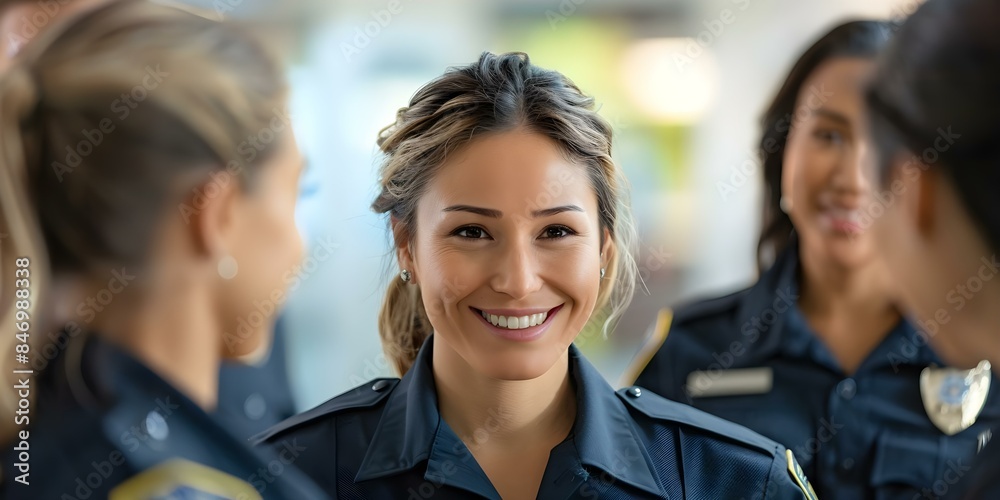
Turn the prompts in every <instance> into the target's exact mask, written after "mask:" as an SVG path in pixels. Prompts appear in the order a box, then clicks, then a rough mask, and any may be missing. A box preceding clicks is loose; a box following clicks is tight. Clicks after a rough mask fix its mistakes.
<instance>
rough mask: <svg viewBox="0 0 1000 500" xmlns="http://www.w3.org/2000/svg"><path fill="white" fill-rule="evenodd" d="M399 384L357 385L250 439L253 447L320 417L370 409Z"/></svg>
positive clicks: (393, 381)
mask: <svg viewBox="0 0 1000 500" xmlns="http://www.w3.org/2000/svg"><path fill="white" fill-rule="evenodd" d="M398 383H399V379H398V378H377V379H374V380H371V381H369V382H367V383H365V384H363V385H359V386H358V387H355V388H354V389H351V390H349V391H347V392H345V393H343V394H341V395H339V396H335V397H334V398H333V399H330V400H329V401H327V402H325V403H323V404H321V405H319V406H317V407H315V408H313V409H311V410H307V411H304V412H302V413H300V414H298V415H295V416H293V417H289V418H287V419H285V420H283V421H282V422H280V423H278V424H277V425H275V426H274V427H271V428H270V429H268V430H266V431H264V432H262V433H260V434H257V435H256V436H253V437H251V438H250V442H251V443H252V444H253V445H257V444H260V443H262V442H264V441H267V440H268V439H270V438H272V437H274V436H276V435H277V434H280V433H282V432H285V431H287V430H289V429H293V428H295V427H298V426H300V425H303V424H306V423H308V422H311V421H313V420H315V419H318V418H320V417H323V416H326V415H331V414H335V413H339V412H342V411H345V410H355V409H359V408H370V407H372V406H375V405H377V404H378V403H379V402H380V401H382V400H383V399H384V398H385V397H386V396H388V395H389V394H390V393H392V390H393V389H394V388H395V387H396V384H398Z"/></svg>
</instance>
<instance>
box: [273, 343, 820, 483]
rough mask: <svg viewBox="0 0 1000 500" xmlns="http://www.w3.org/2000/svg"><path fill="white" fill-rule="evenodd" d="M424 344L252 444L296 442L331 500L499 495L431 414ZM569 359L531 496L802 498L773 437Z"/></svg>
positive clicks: (574, 354) (305, 466)
mask: <svg viewBox="0 0 1000 500" xmlns="http://www.w3.org/2000/svg"><path fill="white" fill-rule="evenodd" d="M433 340H434V339H433V336H431V338H430V339H428V340H427V341H426V342H425V344H424V346H423V347H422V348H421V350H420V353H419V355H418V356H417V360H416V362H415V363H414V365H413V367H412V368H411V369H410V371H409V372H407V374H406V375H405V376H404V377H403V378H402V380H399V379H378V380H375V381H373V382H371V383H368V384H365V385H363V386H360V387H358V388H356V389H353V390H351V391H348V392H346V393H344V394H342V395H340V396H337V397H335V398H333V399H331V400H330V401H328V402H326V403H324V404H322V405H320V406H318V407H317V408H314V409H313V410H310V411H308V412H306V413H304V414H302V415H298V416H296V417H292V418H291V419H289V420H288V421H286V422H284V423H282V424H280V425H278V426H277V427H275V428H273V429H271V430H269V431H267V432H265V433H264V434H262V435H261V436H259V437H258V442H262V443H265V444H266V445H271V446H280V443H281V442H284V441H288V440H293V441H296V442H297V443H299V444H300V445H301V446H302V447H303V448H304V451H303V452H302V454H301V456H300V457H299V458H298V459H297V460H296V462H295V464H296V465H297V466H298V467H299V468H300V469H301V470H302V471H304V472H305V473H306V474H308V475H309V476H310V477H312V478H313V480H314V481H315V482H316V483H317V484H319V485H320V487H322V488H323V489H325V490H326V492H327V493H328V494H330V495H331V496H333V497H334V498H343V499H356V498H377V499H382V498H387V499H388V498H393V499H424V498H434V499H456V498H490V499H499V498H500V496H499V495H498V494H497V491H496V490H495V489H494V487H493V485H492V483H491V482H490V480H489V478H488V477H487V476H486V474H485V473H484V472H483V471H482V469H481V468H480V467H479V465H478V464H477V462H476V460H475V459H474V458H473V456H472V454H471V453H470V451H469V449H468V448H467V447H466V445H465V444H464V443H463V441H462V440H461V439H460V438H459V437H458V436H456V434H455V432H454V431H452V429H451V428H450V427H449V426H448V424H447V423H446V422H445V421H444V420H443V419H442V418H441V415H440V413H439V412H438V409H437V396H436V390H435V385H434V378H433V374H432V366H431V360H432V356H431V351H432V347H431V344H432V343H433ZM569 358H570V366H569V370H570V371H571V380H572V381H573V383H574V387H575V392H576V398H577V412H578V413H577V416H576V422H575V424H574V426H573V430H572V432H571V434H570V436H569V437H567V439H566V440H564V441H563V442H562V443H561V444H559V445H557V446H556V447H555V448H553V449H552V451H551V454H550V455H549V462H548V465H547V466H546V468H545V472H544V476H543V478H542V482H541V485H540V488H539V492H538V498H543V499H547V500H548V499H553V500H562V499H568V498H611V499H626V498H672V499H681V498H699V499H703V498H704V499H708V498H712V499H715V498H720V499H722V498H734V499H736V498H746V499H751V498H758V499H760V498H794V499H802V498H806V493H805V491H806V488H807V487H806V486H805V484H804V483H806V481H805V480H804V478H803V477H802V474H801V469H799V470H798V471H797V472H792V471H790V470H789V469H790V467H789V463H790V462H789V456H788V454H787V453H786V451H785V449H784V448H783V447H782V446H781V445H779V444H777V443H775V442H773V441H771V440H769V439H766V438H763V437H761V436H760V435H758V434H756V433H753V432H750V431H749V430H747V429H745V428H743V427H740V426H738V425H735V424H732V423H730V422H725V421H722V420H720V419H717V418H715V417H712V416H711V415H707V414H704V413H702V412H699V411H697V410H694V409H692V408H690V407H688V406H684V405H680V404H677V403H675V402H671V401H667V400H665V399H663V398H660V397H658V396H656V395H655V394H651V393H649V392H647V391H643V390H641V389H639V388H635V387H633V388H629V389H623V390H621V391H619V392H618V393H616V392H615V391H614V390H613V389H612V388H611V386H609V385H608V384H607V382H605V381H604V379H603V378H602V377H601V375H600V374H599V373H598V372H597V370H596V369H595V368H594V367H593V366H591V365H590V363H588V362H587V361H586V360H585V359H584V358H583V357H582V356H581V355H580V352H579V351H578V350H577V349H576V347H575V346H572V347H570V356H569ZM488 429H489V422H486V423H484V430H486V431H487V432H488ZM791 464H792V468H793V469H794V466H795V462H794V460H792V461H791ZM799 481H801V482H802V483H803V486H802V487H801V488H800V487H799V486H798V484H799V483H798V482H799Z"/></svg>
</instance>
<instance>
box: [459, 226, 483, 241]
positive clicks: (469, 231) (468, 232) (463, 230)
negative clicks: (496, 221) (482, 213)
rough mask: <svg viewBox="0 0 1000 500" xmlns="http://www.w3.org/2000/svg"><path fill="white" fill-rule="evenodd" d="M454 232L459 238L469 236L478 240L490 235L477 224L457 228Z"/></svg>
mask: <svg viewBox="0 0 1000 500" xmlns="http://www.w3.org/2000/svg"><path fill="white" fill-rule="evenodd" d="M452 234H454V235H455V236H458V237H459V238H468V239H470V240H478V239H482V238H488V237H489V235H487V234H486V231H484V230H483V228H481V227H476V226H465V227H460V228H458V229H456V230H455V232H454V233H452Z"/></svg>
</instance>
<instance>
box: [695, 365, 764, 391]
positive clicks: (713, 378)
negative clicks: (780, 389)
mask: <svg viewBox="0 0 1000 500" xmlns="http://www.w3.org/2000/svg"><path fill="white" fill-rule="evenodd" d="M773 385H774V372H773V371H772V370H771V368H769V367H767V366H762V367H759V368H738V369H733V370H709V371H697V372H691V374H690V375H688V378H687V392H688V394H690V395H691V397H693V398H708V397H713V396H745V395H748V394H766V393H768V392H771V387H772V386H773Z"/></svg>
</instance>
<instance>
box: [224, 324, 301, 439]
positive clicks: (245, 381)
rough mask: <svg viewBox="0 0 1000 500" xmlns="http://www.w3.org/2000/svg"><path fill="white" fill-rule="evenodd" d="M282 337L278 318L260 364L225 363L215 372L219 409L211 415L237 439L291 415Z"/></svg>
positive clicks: (253, 433) (263, 429)
mask: <svg viewBox="0 0 1000 500" xmlns="http://www.w3.org/2000/svg"><path fill="white" fill-rule="evenodd" d="M285 338H286V335H285V321H284V320H283V319H279V320H278V324H277V325H275V327H274V339H273V341H272V342H271V351H270V352H269V353H268V355H267V358H266V359H265V360H264V361H263V362H262V363H260V364H259V365H244V364H240V363H236V362H232V363H225V364H224V365H223V366H222V368H221V369H220V370H219V372H220V373H219V406H218V407H217V408H216V411H215V412H214V415H215V417H216V419H217V420H219V422H220V423H222V424H223V425H224V426H225V427H226V429H229V430H230V432H231V433H232V434H234V435H236V436H237V437H239V438H242V439H250V437H251V436H253V435H255V434H259V433H261V432H263V431H265V430H267V429H269V428H271V427H272V426H274V425H275V424H277V423H278V422H281V421H282V420H285V419H286V418H288V417H291V416H292V415H295V402H294V401H293V400H292V388H291V384H289V381H288V363H287V360H286V359H285V351H286V348H285V343H286V340H285Z"/></svg>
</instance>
